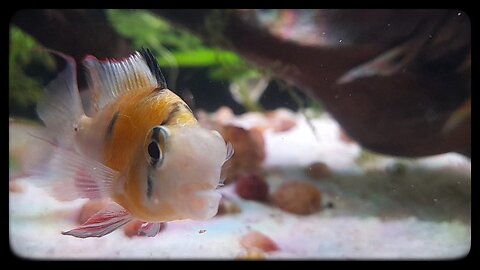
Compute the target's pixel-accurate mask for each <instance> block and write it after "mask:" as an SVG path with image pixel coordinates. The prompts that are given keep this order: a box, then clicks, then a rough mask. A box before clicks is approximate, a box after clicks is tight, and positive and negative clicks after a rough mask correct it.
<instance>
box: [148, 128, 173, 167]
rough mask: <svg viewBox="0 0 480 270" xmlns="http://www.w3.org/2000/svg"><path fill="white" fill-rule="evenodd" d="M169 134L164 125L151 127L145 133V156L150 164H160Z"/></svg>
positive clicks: (153, 165) (156, 165) (154, 165)
mask: <svg viewBox="0 0 480 270" xmlns="http://www.w3.org/2000/svg"><path fill="white" fill-rule="evenodd" d="M169 135H170V132H169V131H168V129H167V128H166V127H164V126H155V127H153V128H152V130H151V131H150V132H149V134H148V135H147V139H146V143H145V146H146V149H145V156H146V158H147V160H148V161H149V163H150V166H152V167H158V166H160V165H161V164H162V162H163V158H164V151H166V149H165V148H166V145H167V139H168V137H169Z"/></svg>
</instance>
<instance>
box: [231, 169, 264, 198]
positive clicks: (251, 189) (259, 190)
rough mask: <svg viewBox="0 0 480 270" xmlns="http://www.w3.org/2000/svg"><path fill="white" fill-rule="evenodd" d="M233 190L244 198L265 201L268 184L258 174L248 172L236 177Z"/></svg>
mask: <svg viewBox="0 0 480 270" xmlns="http://www.w3.org/2000/svg"><path fill="white" fill-rule="evenodd" d="M235 191H236V192H237V194H238V196H240V197H242V198H243V199H246V200H254V201H266V199H267V197H268V184H267V182H265V180H263V178H262V177H261V176H259V175H258V174H249V175H245V176H242V177H240V178H238V179H237V181H236V183H235Z"/></svg>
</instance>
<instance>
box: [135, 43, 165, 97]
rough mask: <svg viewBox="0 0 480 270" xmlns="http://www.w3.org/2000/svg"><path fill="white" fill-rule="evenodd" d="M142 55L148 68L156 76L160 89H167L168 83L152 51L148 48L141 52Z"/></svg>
mask: <svg viewBox="0 0 480 270" xmlns="http://www.w3.org/2000/svg"><path fill="white" fill-rule="evenodd" d="M140 54H141V55H142V57H143V59H145V62H146V63H147V66H148V68H149V69H150V71H151V72H152V73H153V74H154V75H155V79H157V83H158V87H159V88H160V89H166V88H167V81H166V80H165V77H164V76H163V73H162V71H161V70H160V66H159V65H158V62H157V59H156V58H155V56H154V55H153V53H152V51H151V50H150V49H148V48H143V47H142V49H141V50H140Z"/></svg>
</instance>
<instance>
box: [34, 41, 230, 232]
mask: <svg viewBox="0 0 480 270" xmlns="http://www.w3.org/2000/svg"><path fill="white" fill-rule="evenodd" d="M52 53H54V54H56V55H58V56H60V57H61V58H63V59H65V62H66V67H65V69H64V70H63V71H62V72H61V73H60V74H59V75H58V77H57V78H56V79H54V80H53V81H52V82H50V83H49V84H48V85H47V86H46V87H45V91H44V92H45V95H44V98H43V99H42V100H41V101H40V102H39V103H38V104H37V114H38V116H39V118H40V119H41V120H42V122H43V124H44V125H45V127H46V130H47V133H48V135H47V136H45V137H38V139H40V140H43V141H47V142H48V143H49V145H51V147H52V148H53V150H52V152H53V154H52V155H51V156H52V157H51V158H50V159H49V160H48V162H46V165H45V166H44V167H43V168H42V169H41V170H38V173H39V174H40V176H41V177H38V179H39V180H37V181H36V183H37V184H38V185H40V186H41V187H42V188H44V189H45V190H47V191H48V193H49V194H50V195H52V196H53V197H54V198H56V199H57V200H59V201H69V200H75V199H78V198H88V199H92V200H96V199H101V200H104V199H107V200H108V201H109V204H108V205H107V206H106V207H105V208H104V209H101V210H100V211H98V212H97V213H95V214H94V215H93V216H92V217H90V218H89V219H88V220H87V221H85V223H83V224H81V225H80V226H79V227H77V228H74V229H71V230H68V231H62V234H63V235H70V236H74V237H78V238H87V237H102V236H104V235H107V234H109V233H111V232H113V231H115V230H116V229H118V228H120V227H122V226H123V225H125V224H127V223H129V222H131V221H133V220H140V221H142V222H143V223H142V226H141V230H142V232H141V233H142V234H143V235H147V236H155V235H156V234H157V233H158V231H159V230H160V224H161V223H163V222H168V221H174V220H184V219H194V220H206V219H209V218H211V217H213V216H214V215H215V214H216V213H217V211H218V206H219V203H220V199H221V194H220V192H219V190H218V189H217V188H218V187H219V186H221V185H222V183H223V181H224V179H222V176H221V175H222V171H223V170H224V165H225V162H226V161H228V160H229V159H230V158H231V157H232V156H233V154H234V150H233V147H232V145H231V144H230V143H229V142H226V141H225V140H224V139H223V137H222V136H221V135H220V133H219V132H218V131H216V130H209V129H206V128H203V127H202V126H200V125H199V123H198V121H197V119H196V118H195V115H194V114H193V112H192V110H191V109H190V108H189V106H188V105H187V104H186V103H185V102H184V101H183V100H182V99H181V98H180V97H179V96H178V95H176V94H175V93H174V92H173V91H171V90H169V89H168V88H167V84H166V80H165V78H164V76H163V74H162V72H161V70H160V67H159V65H158V62H157V60H156V59H155V57H154V55H153V53H152V52H151V50H149V49H145V48H142V49H141V50H139V51H136V52H134V53H133V54H131V55H130V56H128V57H126V58H124V59H105V60H98V59H97V58H96V57H94V56H92V55H87V56H86V57H85V58H84V59H83V61H82V63H83V66H84V68H85V71H86V75H87V78H88V91H89V95H88V97H90V98H91V100H89V106H91V108H90V109H89V110H88V111H89V115H87V114H86V113H85V110H84V108H83V106H82V98H85V97H84V96H81V94H80V93H79V90H78V86H77V78H76V62H75V60H74V59H73V58H71V57H70V56H67V55H65V54H62V53H60V52H56V51H52Z"/></svg>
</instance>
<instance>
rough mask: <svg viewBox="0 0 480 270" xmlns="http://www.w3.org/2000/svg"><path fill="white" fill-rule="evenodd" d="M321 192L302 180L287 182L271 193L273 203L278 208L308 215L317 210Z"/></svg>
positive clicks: (319, 205) (319, 207)
mask: <svg viewBox="0 0 480 270" xmlns="http://www.w3.org/2000/svg"><path fill="white" fill-rule="evenodd" d="M321 199H322V197H321V193H320V191H319V190H318V189H317V188H316V187H315V186H314V185H312V184H309V183H303V182H287V183H284V184H283V185H281V186H280V187H279V188H278V189H277V190H276V191H275V193H274V194H273V203H274V204H275V205H276V206H278V207H279V208H280V209H282V210H284V211H287V212H290V213H294V214H298V215H309V214H312V213H315V212H317V211H319V210H320V209H321V207H322V205H321Z"/></svg>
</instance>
